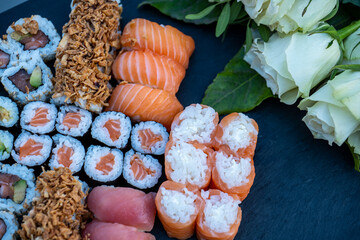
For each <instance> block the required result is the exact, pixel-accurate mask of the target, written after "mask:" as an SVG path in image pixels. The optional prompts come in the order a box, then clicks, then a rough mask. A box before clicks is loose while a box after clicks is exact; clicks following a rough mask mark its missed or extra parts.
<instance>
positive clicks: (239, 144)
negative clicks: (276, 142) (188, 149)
mask: <svg viewBox="0 0 360 240" xmlns="http://www.w3.org/2000/svg"><path fill="white" fill-rule="evenodd" d="M258 132H259V127H258V125H257V123H256V122H255V120H253V119H251V118H249V117H248V116H246V115H245V114H242V113H236V112H235V113H231V114H229V115H227V116H226V117H224V118H223V119H222V120H221V122H220V123H219V125H218V127H217V129H216V134H215V137H214V139H213V146H214V148H215V149H216V150H218V149H220V148H221V149H223V150H224V151H226V152H227V153H229V154H232V155H235V156H242V157H250V158H252V157H253V156H254V153H255V147H256V142H257V135H258Z"/></svg>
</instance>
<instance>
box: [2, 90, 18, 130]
mask: <svg viewBox="0 0 360 240" xmlns="http://www.w3.org/2000/svg"><path fill="white" fill-rule="evenodd" d="M18 120H19V110H18V107H17V105H16V103H14V102H13V101H12V100H11V99H10V98H8V97H1V96H0V126H2V127H7V128H9V127H12V126H14V125H15V123H16V122H17V121H18Z"/></svg>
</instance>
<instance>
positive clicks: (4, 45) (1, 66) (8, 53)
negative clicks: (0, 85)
mask: <svg viewBox="0 0 360 240" xmlns="http://www.w3.org/2000/svg"><path fill="white" fill-rule="evenodd" d="M18 54H19V49H18V48H16V46H13V45H10V44H9V43H8V42H6V41H4V40H2V39H0V78H1V76H2V74H3V73H4V71H5V70H6V69H7V68H9V67H13V66H15V65H16V64H17V63H18V61H19V59H18Z"/></svg>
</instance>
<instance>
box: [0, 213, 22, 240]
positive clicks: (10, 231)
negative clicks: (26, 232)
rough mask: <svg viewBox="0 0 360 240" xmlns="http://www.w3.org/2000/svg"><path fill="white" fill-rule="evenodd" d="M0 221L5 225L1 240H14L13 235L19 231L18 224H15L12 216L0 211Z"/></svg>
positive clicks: (14, 218)
mask: <svg viewBox="0 0 360 240" xmlns="http://www.w3.org/2000/svg"><path fill="white" fill-rule="evenodd" d="M0 219H2V220H3V221H4V223H5V225H6V232H5V234H4V235H3V236H2V238H1V240H13V239H16V238H15V237H16V235H15V233H16V231H17V230H18V229H19V224H18V223H17V221H16V217H15V216H14V214H13V213H11V212H7V211H0Z"/></svg>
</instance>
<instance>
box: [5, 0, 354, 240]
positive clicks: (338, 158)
mask: <svg viewBox="0 0 360 240" xmlns="http://www.w3.org/2000/svg"><path fill="white" fill-rule="evenodd" d="M2 1H5V0H2ZM140 2H141V0H124V1H123V7H124V12H123V15H122V27H123V26H124V25H125V24H126V23H127V22H129V21H130V20H131V19H133V18H137V17H141V18H146V19H149V20H152V21H156V22H158V23H162V24H169V25H172V26H174V27H176V28H179V29H180V30H181V31H183V32H184V33H186V34H188V35H191V36H192V37H193V38H194V40H195V43H196V50H195V52H194V54H193V56H192V58H191V60H190V66H189V69H188V70H187V74H186V78H185V79H184V81H183V83H182V84H181V86H180V90H179V92H178V94H177V97H178V98H179V100H180V102H181V103H182V104H183V105H184V106H187V105H189V104H191V103H198V102H201V99H202V97H203V94H204V91H205V89H206V88H207V86H208V85H209V84H210V83H211V81H212V79H213V78H214V77H215V76H216V74H217V73H218V72H220V71H222V70H223V68H224V66H225V65H226V63H227V62H228V61H229V60H230V59H231V58H232V57H233V56H234V55H235V53H236V52H237V51H238V49H239V48H240V47H241V45H242V44H243V42H244V35H245V29H243V28H241V27H237V28H234V27H233V28H231V29H230V31H229V33H228V34H227V36H226V38H225V40H224V41H221V39H216V38H215V37H214V29H215V26H214V25H211V26H196V25H192V24H185V23H183V22H180V21H176V20H173V19H171V18H168V17H166V16H164V15H162V14H161V13H160V12H158V11H157V10H156V9H153V8H150V7H141V8H137V5H138V4H139V3H140ZM0 4H1V3H0ZM69 5H70V1H68V0H66V1H65V0H60V1H49V0H29V1H28V2H25V3H23V4H21V5H19V6H17V7H15V8H13V9H11V10H8V11H6V12H4V13H2V14H0V22H1V25H0V34H5V31H6V28H7V27H8V26H9V25H10V24H11V23H12V22H13V21H16V20H17V19H19V18H21V17H29V16H30V15H32V14H40V15H41V16H43V17H47V18H48V19H50V20H51V21H52V22H53V23H54V25H55V26H56V28H57V30H58V32H59V33H61V30H62V26H63V25H64V24H65V23H66V22H67V21H68V15H69V13H70V7H69ZM0 94H1V95H6V93H5V91H4V89H3V88H2V86H1V88H0ZM248 115H249V116H250V117H252V118H254V119H255V120H256V121H257V122H258V124H259V128H260V133H259V139H258V145H257V149H256V154H255V159H254V161H255V169H256V178H255V183H254V186H253V188H252V189H251V192H250V194H249V196H248V197H247V198H246V199H245V201H244V202H243V203H242V204H241V208H242V210H243V219H242V223H241V225H240V228H239V233H238V234H237V236H236V239H359V235H360V184H359V181H360V174H359V173H357V172H356V171H354V170H353V163H352V158H351V155H350V153H349V152H348V150H347V148H346V147H337V146H333V147H330V146H328V144H327V143H326V142H325V141H322V140H314V139H313V137H312V135H311V134H310V132H309V130H308V129H307V128H306V126H305V124H304V123H303V122H302V121H301V118H302V117H303V115H304V112H300V111H299V110H298V109H297V108H296V107H295V106H287V105H284V104H281V103H280V102H279V101H278V100H276V99H270V100H267V101H265V102H264V103H263V104H261V105H260V106H259V107H257V108H256V109H255V110H253V111H251V112H249V113H248ZM12 131H13V132H16V131H18V130H17V129H12ZM83 140H84V139H83ZM84 144H85V145H86V146H88V145H89V144H91V142H86V141H85V140H84ZM11 161H12V160H11ZM11 161H8V162H9V163H11ZM79 175H80V178H81V179H83V180H88V179H87V178H86V177H85V176H84V175H85V174H84V173H82V172H81V173H80V174H79ZM162 180H164V177H163V178H162ZM91 184H92V185H97V184H96V183H94V182H92V183H91ZM115 185H118V186H128V185H126V184H125V183H124V181H123V180H119V181H117V182H115ZM157 188H158V186H156V187H155V188H154V189H152V190H155V191H156V190H157ZM152 233H153V234H154V235H155V236H156V237H157V239H168V237H167V235H166V233H165V231H164V229H163V228H162V226H161V223H160V222H159V221H158V220H157V221H156V224H155V227H154V229H153V231H152ZM192 239H195V237H193V238H192Z"/></svg>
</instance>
